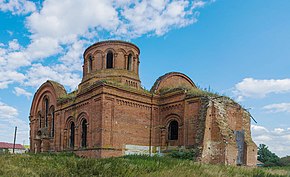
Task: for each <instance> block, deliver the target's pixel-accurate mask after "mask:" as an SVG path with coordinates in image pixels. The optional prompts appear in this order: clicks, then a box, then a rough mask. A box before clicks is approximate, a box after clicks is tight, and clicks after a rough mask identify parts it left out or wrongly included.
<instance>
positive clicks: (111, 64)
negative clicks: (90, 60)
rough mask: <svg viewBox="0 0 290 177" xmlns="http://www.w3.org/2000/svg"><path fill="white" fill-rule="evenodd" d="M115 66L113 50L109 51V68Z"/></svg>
mask: <svg viewBox="0 0 290 177" xmlns="http://www.w3.org/2000/svg"><path fill="white" fill-rule="evenodd" d="M109 68H113V52H112V51H108V53H107V69H109Z"/></svg>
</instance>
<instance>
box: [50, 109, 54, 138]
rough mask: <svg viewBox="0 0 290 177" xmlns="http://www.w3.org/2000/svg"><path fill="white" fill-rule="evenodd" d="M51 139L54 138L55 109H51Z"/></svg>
mask: <svg viewBox="0 0 290 177" xmlns="http://www.w3.org/2000/svg"><path fill="white" fill-rule="evenodd" d="M51 137H54V107H53V108H52V109H51Z"/></svg>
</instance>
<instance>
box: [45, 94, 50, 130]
mask: <svg viewBox="0 0 290 177" xmlns="http://www.w3.org/2000/svg"><path fill="white" fill-rule="evenodd" d="M44 104H45V127H47V126H48V106H49V103H48V99H47V98H45V100H44Z"/></svg>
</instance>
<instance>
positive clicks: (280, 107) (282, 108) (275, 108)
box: [263, 103, 290, 113]
mask: <svg viewBox="0 0 290 177" xmlns="http://www.w3.org/2000/svg"><path fill="white" fill-rule="evenodd" d="M263 109H265V110H267V111H269V112H273V113H276V112H288V113H290V103H278V104H270V105H266V106H264V107H263Z"/></svg>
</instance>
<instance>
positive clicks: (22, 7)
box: [0, 0, 36, 15]
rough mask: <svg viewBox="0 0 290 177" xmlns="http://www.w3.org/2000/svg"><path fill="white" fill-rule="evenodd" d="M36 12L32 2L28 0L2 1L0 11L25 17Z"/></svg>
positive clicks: (0, 1)
mask: <svg viewBox="0 0 290 177" xmlns="http://www.w3.org/2000/svg"><path fill="white" fill-rule="evenodd" d="M35 10H36V6H35V4H34V3H33V2H32V1H28V0H0V11H4V12H7V11H10V12H11V13H12V14H13V15H21V14H22V15H24V14H28V13H31V12H34V11H35Z"/></svg>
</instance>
